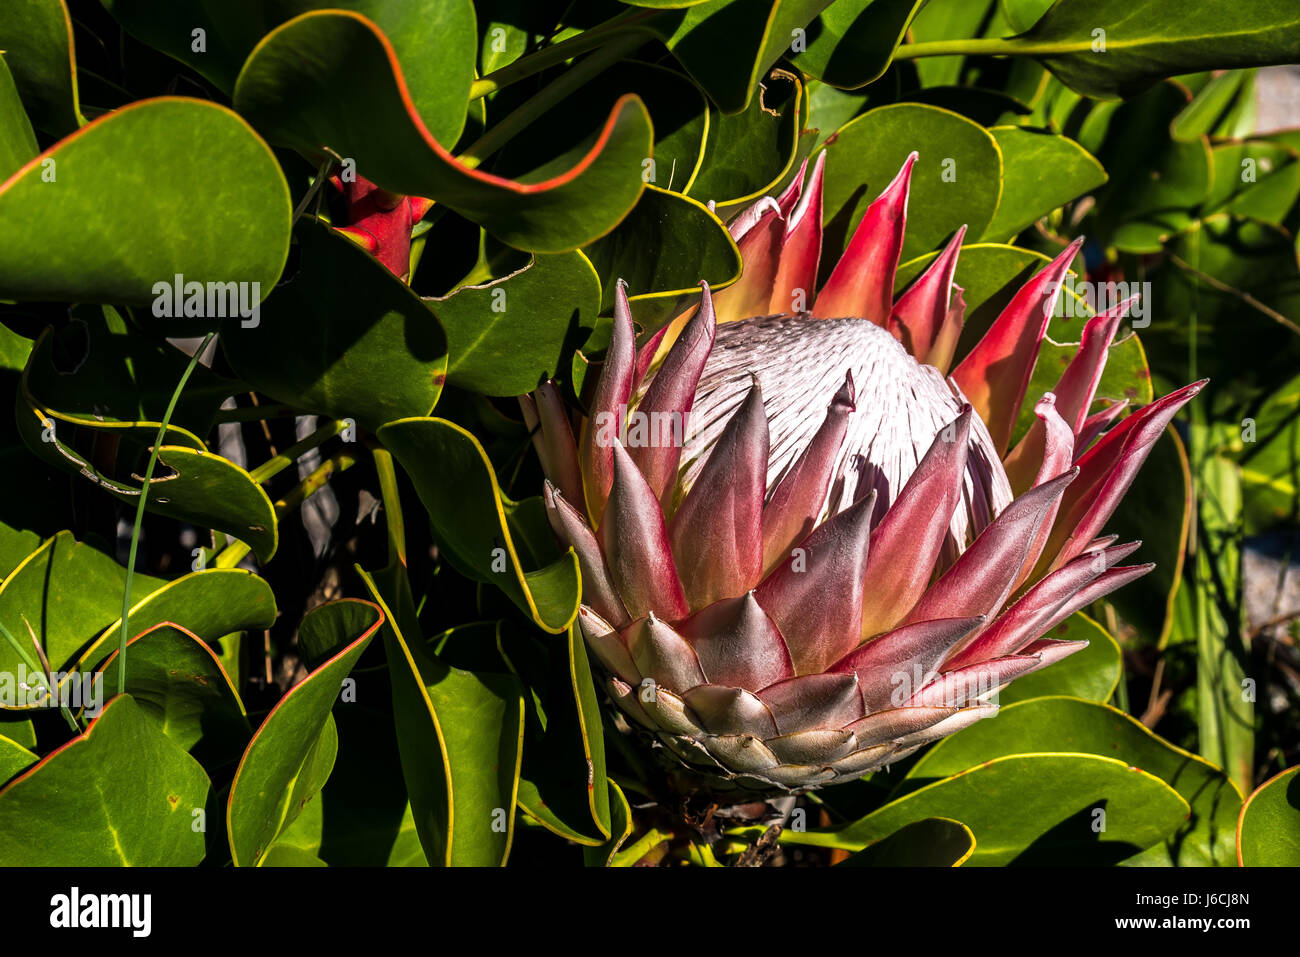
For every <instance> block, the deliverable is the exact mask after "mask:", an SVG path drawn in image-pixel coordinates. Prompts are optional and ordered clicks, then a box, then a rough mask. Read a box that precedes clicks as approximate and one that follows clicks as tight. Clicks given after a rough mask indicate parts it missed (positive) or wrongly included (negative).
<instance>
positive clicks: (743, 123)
mask: <svg viewBox="0 0 1300 957" xmlns="http://www.w3.org/2000/svg"><path fill="white" fill-rule="evenodd" d="M807 112H808V105H807V102H806V101H805V99H804V88H803V84H802V83H801V82H800V81H799V79H798V78H797V77H795V76H794V75H793V74H791V73H789V72H787V71H785V70H773V71H772V73H771V74H769V75H768V77H767V79H766V80H764V81H763V90H762V95H761V96H756V97H754V99H752V100H750V102H749V105H748V106H747V107H745V109H744V110H742V111H741V112H740V113H735V114H731V115H728V114H726V113H721V112H719V111H718V110H716V109H715V110H712V111H710V114H709V130H708V139H707V145H706V146H705V150H704V155H703V157H702V159H701V162H700V170H699V173H698V174H697V175H696V176H695V178H694V179H693V181H692V182H691V184H690V188H689V189H685V190H683V192H689V193H690V194H691V195H692V196H695V197H696V198H698V199H700V200H703V201H705V202H708V201H709V200H712V201H713V202H715V203H716V204H717V206H718V208H719V210H720V212H719V215H720V216H723V217H725V216H727V215H728V214H729V212H731V211H735V210H738V209H739V208H740V207H741V206H743V205H745V204H747V203H749V202H751V201H753V200H755V199H757V198H758V197H760V196H763V195H764V194H766V193H768V192H771V191H772V190H773V188H775V186H776V184H777V183H780V182H781V181H782V180H783V179H785V177H786V176H787V175H788V174H790V173H792V172H793V171H794V168H795V166H796V162H797V159H798V153H799V146H800V142H799V140H800V132H801V131H802V130H803V127H804V123H805V121H806V119H807ZM828 132H829V131H828Z"/></svg>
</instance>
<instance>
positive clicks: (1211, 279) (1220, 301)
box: [1142, 213, 1300, 421]
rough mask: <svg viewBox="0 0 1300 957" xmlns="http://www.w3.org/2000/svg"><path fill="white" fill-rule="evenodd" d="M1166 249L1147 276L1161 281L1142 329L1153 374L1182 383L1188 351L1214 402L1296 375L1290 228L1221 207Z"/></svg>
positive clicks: (1251, 398)
mask: <svg viewBox="0 0 1300 957" xmlns="http://www.w3.org/2000/svg"><path fill="white" fill-rule="evenodd" d="M1165 252H1166V265H1165V266H1164V267H1163V268H1162V269H1160V270H1159V271H1153V273H1152V274H1149V277H1148V278H1149V279H1150V280H1151V282H1152V283H1153V286H1154V283H1156V282H1159V283H1160V286H1159V288H1160V289H1161V298H1160V303H1159V309H1158V310H1156V311H1155V312H1154V313H1153V314H1152V317H1151V325H1150V327H1148V328H1146V329H1144V330H1143V331H1142V341H1143V343H1144V344H1145V345H1146V347H1147V349H1148V351H1149V356H1150V359H1151V368H1152V371H1153V372H1155V373H1157V374H1158V375H1160V376H1162V377H1163V378H1165V379H1166V380H1168V381H1171V382H1185V381H1186V377H1187V362H1188V356H1194V357H1195V363H1196V370H1197V374H1198V375H1202V376H1208V377H1209V378H1210V385H1209V389H1208V391H1210V392H1211V393H1212V395H1213V397H1214V401H1215V402H1216V403H1218V402H1226V401H1228V399H1229V398H1231V400H1232V401H1233V402H1239V403H1242V404H1252V403H1254V402H1257V401H1259V400H1262V399H1263V397H1264V396H1266V395H1268V394H1270V393H1272V392H1273V391H1274V390H1276V389H1277V388H1279V387H1280V386H1281V385H1282V384H1283V383H1285V382H1286V381H1288V380H1289V379H1291V378H1292V377H1293V376H1294V375H1295V374H1296V346H1297V342H1298V340H1297V338H1296V335H1297V334H1296V331H1295V327H1296V326H1297V324H1300V265H1297V262H1296V247H1295V237H1294V236H1293V235H1291V234H1290V233H1289V232H1288V231H1286V230H1285V229H1282V228H1281V227H1278V226H1275V225H1273V224H1271V223H1264V222H1260V221H1259V220H1254V219H1244V218H1239V217H1232V216H1228V215H1226V214H1222V213H1219V214H1215V215H1212V216H1209V217H1207V218H1206V219H1204V220H1202V221H1200V222H1198V223H1196V224H1195V225H1194V226H1193V227H1192V228H1191V229H1189V230H1188V231H1187V232H1185V233H1180V234H1179V235H1177V236H1175V237H1174V238H1173V240H1172V241H1170V242H1169V243H1168V244H1166V247H1165ZM1279 317H1281V318H1279ZM1201 401H1203V402H1204V401H1207V399H1202V400H1201ZM1238 421H1240V420H1238Z"/></svg>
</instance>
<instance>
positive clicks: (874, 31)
mask: <svg viewBox="0 0 1300 957" xmlns="http://www.w3.org/2000/svg"><path fill="white" fill-rule="evenodd" d="M924 2H925V0H841V2H839V3H833V4H831V6H830V7H829V8H828V9H826V10H824V11H822V13H821V15H820V16H819V17H817V19H816V20H814V21H813V22H812V23H811V24H810V25H809V26H808V46H807V49H806V50H805V51H803V52H802V53H796V54H795V55H794V56H793V57H792V58H791V62H793V63H794V65H795V66H797V67H798V68H799V69H801V70H803V72H804V73H806V74H808V75H809V76H811V77H815V78H816V79H818V80H821V81H822V82H823V83H829V84H830V85H831V86H836V87H839V88H840V89H843V90H856V89H858V88H859V87H863V86H866V85H867V84H868V83H874V82H875V81H876V80H878V79H880V76H881V74H883V73H884V72H885V70H886V69H888V67H889V62H890V60H892V59H893V56H894V51H895V50H897V49H898V45H899V44H900V43H902V42H903V37H904V36H906V34H907V28H908V26H909V25H910V24H911V22H912V18H913V17H915V16H916V14H917V12H918V11H919V10H920V8H921V5H922V4H923V3H924Z"/></svg>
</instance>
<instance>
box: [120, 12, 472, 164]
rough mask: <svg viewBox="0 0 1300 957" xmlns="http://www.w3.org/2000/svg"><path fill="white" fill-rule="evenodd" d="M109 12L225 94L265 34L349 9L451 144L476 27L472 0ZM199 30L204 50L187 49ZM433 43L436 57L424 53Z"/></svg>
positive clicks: (434, 129)
mask: <svg viewBox="0 0 1300 957" xmlns="http://www.w3.org/2000/svg"><path fill="white" fill-rule="evenodd" d="M104 6H106V7H107V8H108V10H109V12H110V13H112V14H113V16H115V17H116V18H117V19H118V21H119V22H120V23H121V24H122V25H123V26H125V27H126V29H127V30H129V31H130V32H131V33H132V34H133V35H135V36H136V37H139V38H140V39H141V40H143V41H144V42H145V43H147V44H148V45H149V46H151V47H153V48H154V49H157V50H162V51H163V52H164V53H167V54H168V55H170V56H173V57H175V58H176V59H178V60H180V61H181V62H183V63H185V64H187V65H188V66H190V67H192V68H193V69H195V70H197V71H198V72H199V73H201V74H202V75H203V76H204V77H206V78H207V79H209V80H211V81H212V82H213V83H215V84H216V85H217V86H218V87H220V88H221V90H222V91H223V92H224V93H227V94H229V93H230V92H231V91H232V90H233V89H234V86H235V79H236V77H237V75H238V73H239V69H240V67H242V66H243V64H244V61H245V60H246V59H247V58H248V55H249V54H250V53H252V52H253V49H254V47H255V46H256V45H257V43H258V41H260V40H261V39H262V38H263V37H264V36H266V34H267V33H269V32H270V31H271V30H272V29H273V28H275V27H277V26H279V25H280V24H282V23H284V22H285V21H286V20H290V19H292V18H293V17H296V16H298V15H300V14H303V13H308V12H311V11H314V10H320V9H323V8H337V9H343V10H347V11H350V12H351V13H353V14H354V15H360V16H364V17H366V18H368V19H369V20H370V21H372V22H373V23H374V25H375V27H376V28H378V30H379V31H380V32H381V33H382V34H383V35H384V36H385V37H386V38H387V40H388V42H389V43H390V44H391V45H392V49H393V53H394V55H395V57H396V59H397V61H398V62H399V63H401V65H402V71H403V75H404V76H405V78H406V85H407V89H408V91H409V92H410V96H411V101H412V103H413V104H414V105H415V108H416V111H417V112H418V113H419V116H420V119H421V120H423V121H424V124H425V126H426V127H427V128H428V129H429V131H430V132H431V133H432V134H433V136H434V137H435V138H436V139H437V140H438V141H439V142H440V143H445V144H447V145H448V146H450V145H452V144H453V143H455V142H456V140H457V138H458V137H459V136H460V133H461V130H462V128H463V127H464V123H465V108H466V106H467V104H468V103H469V88H470V84H471V83H473V82H474V60H475V47H476V39H477V25H476V24H475V22H474V5H473V3H472V0H404V2H402V3H390V2H387V0H223V2H222V3H219V4H213V3H208V2H205V0H169V2H168V3H166V4H163V5H161V6H160V5H159V4H157V3H155V2H153V0H104ZM195 29H201V30H203V31H204V33H205V36H204V40H205V44H204V45H205V49H203V50H195V49H194V36H193V31H194V30H195ZM431 47H434V48H436V49H437V50H438V55H437V56H429V55H428V52H427V51H428V50H429V49H430V48H431Z"/></svg>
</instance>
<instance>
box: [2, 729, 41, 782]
mask: <svg viewBox="0 0 1300 957" xmlns="http://www.w3.org/2000/svg"><path fill="white" fill-rule="evenodd" d="M39 760H40V758H38V757H37V756H36V755H34V754H32V752H30V751H28V750H27V749H26V748H24V747H23V746H22V745H21V744H19V743H18V742H17V741H12V740H10V739H9V738H4V737H0V784H3V783H4V782H5V781H8V780H9V779H10V778H12V777H13V776H14V775H16V774H18V773H20V772H22V771H25V770H27V769H28V768H30V767H31V766H32V765H33V764H35V763H36V762H37V761H39Z"/></svg>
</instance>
